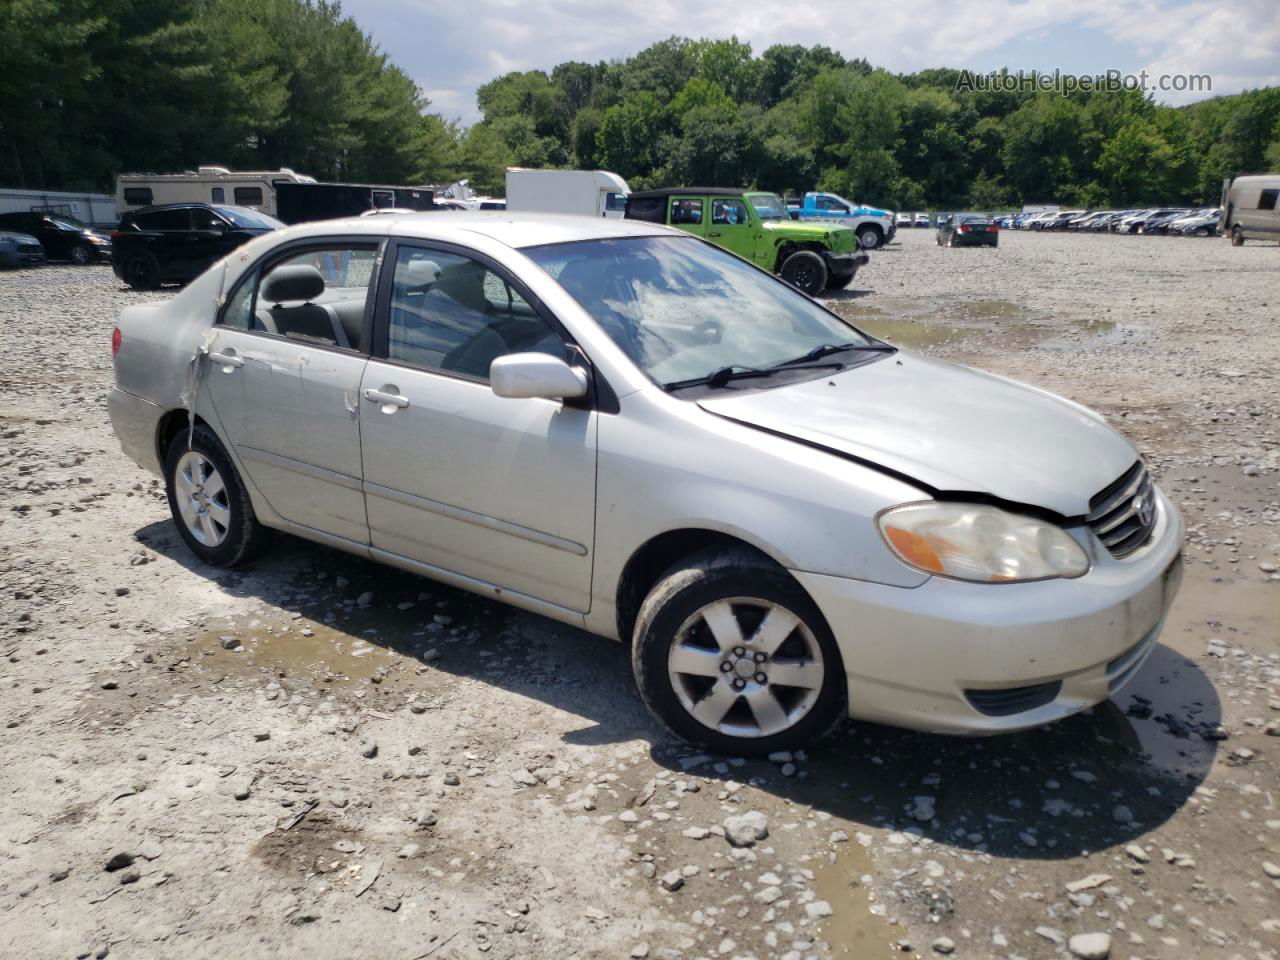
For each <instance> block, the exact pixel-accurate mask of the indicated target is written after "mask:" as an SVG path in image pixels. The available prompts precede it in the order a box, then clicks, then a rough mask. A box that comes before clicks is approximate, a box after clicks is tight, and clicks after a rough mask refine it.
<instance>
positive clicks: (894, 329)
mask: <svg viewBox="0 0 1280 960" xmlns="http://www.w3.org/2000/svg"><path fill="white" fill-rule="evenodd" d="M826 305H827V307H828V308H829V309H831V310H833V311H834V312H835V313H837V314H839V315H840V316H841V317H844V318H845V319H846V320H849V321H850V322H851V323H853V324H854V325H855V326H857V327H858V328H860V329H862V330H865V331H866V332H867V333H870V334H872V335H873V336H876V337H879V338H880V339H882V340H887V341H888V342H889V343H892V344H895V345H897V346H901V347H905V348H906V349H908V350H924V349H929V348H934V347H946V346H950V345H952V344H956V343H958V342H960V341H965V340H974V339H976V338H980V337H983V338H998V339H999V340H1001V341H1002V342H1004V343H1007V344H1010V345H1016V346H1018V347H1028V346H1040V347H1045V348H1049V349H1052V348H1055V347H1058V348H1061V347H1065V346H1067V345H1072V346H1078V340H1079V338H1080V337H1082V336H1087V337H1098V338H1113V337H1116V336H1118V334H1119V331H1118V328H1117V326H1116V323H1115V322H1114V321H1112V320H1098V319H1095V318H1093V317H1087V318H1077V319H1067V318H1053V317H1043V316H1037V315H1035V314H1033V313H1032V312H1031V311H1029V310H1027V309H1026V308H1024V307H1022V306H1019V305H1018V304H1016V303H1010V302H1008V301H1004V300H970V301H957V302H927V301H922V300H912V299H900V300H899V299H894V298H888V297H886V298H877V302H876V303H867V302H866V301H865V300H852V299H849V300H843V299H832V300H830V301H828V302H827V304H826Z"/></svg>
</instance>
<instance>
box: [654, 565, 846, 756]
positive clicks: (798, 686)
mask: <svg viewBox="0 0 1280 960" xmlns="http://www.w3.org/2000/svg"><path fill="white" fill-rule="evenodd" d="M631 662H632V667H633V669H634V671H635V676H636V685H637V686H638V687H639V690H640V696H641V698H642V699H643V700H644V702H645V705H646V706H647V707H648V708H649V710H650V711H651V712H652V713H653V714H654V716H656V717H657V718H658V719H659V720H660V721H661V722H662V723H663V724H664V725H665V726H666V727H667V728H668V729H669V730H671V732H672V733H674V734H675V735H676V736H678V737H680V738H682V739H684V740H687V741H689V742H691V743H695V744H700V745H704V746H707V747H710V748H711V749H713V750H716V751H719V752H721V753H729V754H765V753H769V752H771V751H774V750H784V749H792V748H795V747H800V746H804V745H806V744H808V743H810V742H812V741H813V740H814V739H816V738H817V737H820V736H822V735H823V734H824V733H826V732H827V731H828V730H830V729H831V727H832V726H834V725H835V724H836V723H837V722H838V721H839V720H840V718H841V717H843V716H844V715H845V713H846V711H847V709H848V697H847V694H846V686H845V678H844V666H843V664H842V662H841V659H840V652H839V650H838V649H837V648H836V644H835V639H834V637H833V636H832V635H831V631H830V629H829V628H828V627H827V624H826V621H825V620H824V619H823V617H822V614H821V613H820V612H819V611H818V608H817V606H816V605H815V604H814V603H813V601H812V600H811V599H810V598H809V596H808V594H806V593H805V592H804V590H803V589H801V587H800V585H799V584H798V583H796V582H795V580H793V579H792V578H791V576H790V575H789V574H788V573H787V572H786V571H785V570H782V569H780V568H778V567H776V566H774V565H773V564H771V563H769V562H768V561H767V560H765V559H763V558H760V557H756V556H753V555H751V554H749V553H745V552H744V553H737V552H732V551H730V552H723V551H717V552H707V553H704V554H699V555H697V556H694V557H690V558H689V559H688V560H686V561H684V562H682V563H680V564H678V565H677V566H676V567H674V568H672V569H671V570H669V571H668V572H667V574H666V576H664V577H663V578H662V579H661V580H660V581H659V582H658V584H657V585H656V586H655V587H654V588H653V590H652V591H651V592H650V593H649V596H648V597H647V598H646V599H645V601H644V604H643V605H642V606H641V607H640V613H639V616H638V618H637V620H636V630H635V639H634V643H633V646H632V654H631Z"/></svg>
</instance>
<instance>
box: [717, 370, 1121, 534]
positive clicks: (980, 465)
mask: <svg viewBox="0 0 1280 960" xmlns="http://www.w3.org/2000/svg"><path fill="white" fill-rule="evenodd" d="M699 406H701V407H702V408H703V409H704V410H707V411H709V412H710V413H714V414H717V415H719V416H722V417H726V418H728V419H731V420H735V421H738V422H740V423H744V424H747V425H749V426H753V427H759V428H762V429H765V430H769V431H771V432H773V433H778V434H782V435H785V436H789V437H794V438H795V439H797V440H801V441H804V442H806V443H810V444H817V445H819V446H823V447H826V448H828V449H830V450H833V451H835V452H838V453H842V454H846V455H849V456H853V457H856V458H858V459H860V460H864V461H867V462H869V463H871V464H874V465H876V466H879V467H883V468H885V469H888V470H892V471H894V472H896V473H899V474H902V475H905V476H906V477H909V478H911V479H913V480H915V481H917V482H918V483H920V484H923V485H924V486H926V487H929V488H931V489H932V490H935V491H943V492H949V493H959V492H964V493H982V494H987V495H990V496H993V497H999V498H1001V499H1003V500H1007V501H1011V502H1013V503H1019V504H1028V505H1031V506H1035V507H1041V508H1044V509H1047V510H1052V511H1055V512H1056V513H1059V514H1061V515H1063V516H1065V517H1076V516H1081V515H1083V514H1086V513H1088V511H1089V499H1090V498H1091V497H1092V496H1093V495H1094V494H1096V493H1097V492H1098V491H1100V490H1101V489H1102V488H1103V487H1105V486H1106V485H1107V484H1109V483H1111V482H1112V481H1113V480H1115V479H1116V478H1117V477H1119V476H1120V475H1121V474H1122V473H1124V471H1125V470H1126V469H1128V468H1129V467H1130V466H1132V465H1133V463H1134V461H1135V460H1137V458H1138V454H1137V451H1136V450H1135V449H1134V448H1133V446H1132V445H1131V444H1130V443H1129V442H1128V441H1127V440H1125V439H1124V437H1122V436H1120V435H1119V434H1118V433H1116V432H1115V431H1114V430H1112V429H1111V428H1110V427H1109V426H1107V424H1106V423H1105V421H1103V419H1102V418H1101V417H1100V416H1098V415H1097V414H1096V413H1093V412H1092V411H1090V410H1088V409H1086V408H1085V407H1082V406H1080V405H1079V404H1076V403H1072V402H1071V401H1068V400H1064V399H1062V398H1061V397H1055V396H1053V395H1052V394H1049V393H1046V392H1044V391H1043V390H1037V389H1035V388H1033V387H1028V386H1025V385H1023V384H1020V383H1015V382H1013V381H1011V380H1005V379H1004V378H1002V377H997V376H994V375H992V374H987V373H982V372H980V371H977V370H972V369H970V368H968V367H962V366H959V365H957V364H952V363H946V362H943V361H939V360H929V359H926V358H923V357H918V356H913V355H911V354H907V353H897V354H893V355H890V356H886V357H885V358H884V359H882V360H879V361H877V362H873V363H868V364H865V365H862V366H858V367H854V368H852V369H849V370H846V371H843V372H842V373H839V374H837V375H835V376H829V377H821V378H819V379H816V380H810V381H807V382H804V383H797V384H792V385H789V386H781V387H775V388H773V389H767V390H753V391H751V392H749V393H740V394H733V393H726V394H723V395H713V396H710V397H706V398H704V399H702V400H700V401H699Z"/></svg>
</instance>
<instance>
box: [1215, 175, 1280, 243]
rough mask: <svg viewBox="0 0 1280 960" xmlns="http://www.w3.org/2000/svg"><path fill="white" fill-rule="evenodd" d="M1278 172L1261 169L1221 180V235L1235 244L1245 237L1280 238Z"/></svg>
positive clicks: (1279, 177)
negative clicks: (1254, 172)
mask: <svg viewBox="0 0 1280 960" xmlns="http://www.w3.org/2000/svg"><path fill="white" fill-rule="evenodd" d="M1278 201H1280V173H1262V174H1257V175H1253V176H1248V177H1236V178H1235V179H1233V180H1223V181H1222V220H1221V221H1220V224H1219V225H1220V227H1221V229H1222V235H1223V236H1224V237H1230V238H1231V245H1232V246H1234V247H1239V246H1243V245H1244V242H1245V241H1246V240H1277V241H1280V205H1278Z"/></svg>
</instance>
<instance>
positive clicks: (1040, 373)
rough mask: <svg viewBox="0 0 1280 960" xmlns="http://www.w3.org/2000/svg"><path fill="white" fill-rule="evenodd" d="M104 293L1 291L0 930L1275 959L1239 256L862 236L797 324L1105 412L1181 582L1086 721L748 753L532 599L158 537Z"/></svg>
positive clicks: (1277, 406)
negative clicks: (708, 734) (721, 742)
mask: <svg viewBox="0 0 1280 960" xmlns="http://www.w3.org/2000/svg"><path fill="white" fill-rule="evenodd" d="M138 299H140V297H139V295H136V294H133V293H130V292H127V291H124V290H121V289H120V287H119V286H118V284H117V283H116V281H115V278H114V277H113V276H112V274H111V272H110V269H109V268H106V267H88V268H82V269H76V268H72V267H47V268H44V269H40V270H33V271H24V272H16V273H12V272H11V273H3V274H0V437H2V438H3V441H2V443H0V584H2V585H3V591H4V593H3V596H4V601H3V603H2V604H0V652H2V653H3V655H4V661H3V663H2V664H0V679H2V680H3V684H4V688H5V692H4V694H3V699H2V700H0V714H2V715H3V720H4V726H3V729H0V750H2V751H3V756H4V758H5V761H6V762H5V765H4V768H3V769H4V774H3V779H2V780H0V783H2V786H0V956H5V957H23V958H43V957H50V958H64V957H65V958H70V957H84V956H98V957H102V956H106V955H107V954H108V953H110V955H112V956H118V957H148V958H150V957H155V958H172V957H184V958H186V957H215V956H216V957H219V958H222V957H266V956H287V957H295V956H298V957H300V956H306V957H315V958H330V957H332V958H348V957H351V956H356V955H360V956H375V957H378V958H392V960H424V958H426V957H440V958H462V957H478V956H486V957H512V958H514V957H520V958H525V957H528V958H556V960H564V958H572V957H619V958H632V957H633V958H643V957H653V958H668V960H670V958H675V957H684V958H701V957H708V958H709V957H725V958H749V957H754V958H760V960H763V958H766V957H769V958H772V957H781V958H787V960H800V958H809V957H818V958H825V957H855V958H858V960H862V958H881V957H891V956H933V955H940V954H951V955H953V956H956V957H975V958H978V957H981V958H987V957H1001V958H1003V957H1010V958H1013V957H1021V958H1039V957H1051V956H1055V955H1067V956H1070V955H1074V956H1079V957H1105V956H1107V955H1108V951H1109V955H1110V956H1112V957H1117V958H1131V957H1133V958H1169V960H1174V958H1178V960H1183V958H1187V957H1223V958H1246V960H1275V958H1277V957H1278V956H1280V879H1277V878H1280V865H1278V864H1280V809H1277V803H1278V802H1280V776H1278V774H1277V769H1278V763H1277V761H1278V759H1280V739H1276V734H1277V733H1280V574H1277V573H1276V565H1277V564H1278V563H1280V528H1278V526H1277V524H1278V523H1280V445H1278V444H1280V437H1278V436H1277V424H1278V422H1280V420H1278V418H1280V401H1278V400H1277V397H1278V395H1280V382H1278V381H1277V371H1280V334H1278V332H1277V331H1278V330H1280V327H1278V323H1280V250H1277V249H1276V247H1275V246H1274V245H1261V244H1249V245H1248V246H1246V247H1244V248H1242V249H1233V248H1231V247H1230V246H1229V245H1228V244H1227V243H1226V242H1225V241H1214V240H1192V239H1186V240H1183V239H1177V238H1163V237H1118V236H1096V235H1086V236H1074V235H1057V234H1054V235H1038V234H1036V235H1029V234H1020V233H1009V234H1005V235H1004V236H1003V237H1002V240H1001V246H1000V247H999V249H997V250H988V249H975V250H959V249H957V250H948V249H941V248H937V247H935V246H934V243H933V234H932V232H931V231H925V230H920V231H916V230H905V231H903V232H902V233H901V234H900V235H899V241H898V242H897V243H895V244H893V245H891V246H890V247H889V248H888V249H885V250H883V251H878V252H876V253H874V254H873V255H872V262H871V264H870V265H869V266H868V267H867V268H866V269H865V271H864V272H863V273H862V274H860V275H859V276H858V278H857V279H856V281H855V283H854V284H853V289H851V290H848V291H843V292H841V293H840V294H839V295H837V296H836V297H834V298H833V299H832V301H831V303H832V305H833V308H834V309H837V310H839V311H840V312H841V313H843V314H844V315H846V316H849V317H851V318H854V319H855V320H856V322H858V323H860V324H863V325H865V326H866V327H867V328H868V329H870V330H871V331H872V332H876V333H879V334H882V335H885V336H889V337H892V338H893V339H895V340H896V341H897V342H899V343H901V344H902V345H904V346H911V347H918V348H919V349H922V350H924V351H926V352H929V353H932V354H935V355H939V356H944V357H949V358H953V359H957V360H960V361H961V362H965V363H972V364H975V365H979V366H982V367H985V368H987V369H991V370H994V371H996V372H999V373H1002V374H1005V375H1008V376H1011V377H1015V378H1017V379H1021V380H1025V381H1028V382H1031V383H1034V384H1036V385H1038V386H1042V387H1044V388H1047V389H1049V390H1053V391H1056V392H1059V393H1062V394H1064V395H1066V396H1068V397H1071V398H1073V399H1076V400H1079V401H1081V402H1084V403H1087V404H1089V405H1091V406H1093V407H1095V408H1098V409H1100V410H1101V411H1102V412H1104V413H1105V414H1106V415H1107V416H1108V417H1110V418H1111V420H1112V422H1114V423H1116V424H1118V425H1120V427H1121V428H1122V429H1123V430H1124V431H1125V432H1126V433H1127V434H1128V435H1129V436H1130V437H1131V438H1133V439H1134V441H1135V442H1137V443H1138V445H1139V446H1140V447H1141V448H1142V450H1143V452H1144V454H1145V455H1146V456H1147V458H1148V460H1149V463H1150V465H1151V466H1152V469H1153V471H1154V472H1155V474H1156V475H1157V477H1158V478H1160V482H1161V483H1162V484H1163V485H1164V487H1165V489H1166V490H1168V491H1170V493H1171V495H1172V496H1173V498H1174V499H1175V500H1176V501H1177V502H1179V503H1180V504H1181V506H1182V509H1183V510H1184V513H1185V516H1186V519H1187V522H1188V526H1189V530H1190V534H1189V538H1188V543H1187V547H1186V561H1185V562H1186V579H1185V583H1184V586H1183V590H1182V593H1181V595H1180V597H1179V600H1178V602H1177V604H1176V606H1175V608H1174V610H1173V613H1172V615H1171V620H1170V623H1169V625H1168V626H1167V628H1166V632H1165V636H1164V643H1163V644H1162V645H1161V646H1160V647H1159V648H1158V649H1157V651H1156V652H1155V653H1154V654H1153V656H1152V658H1151V660H1150V661H1149V662H1148V664H1147V665H1146V666H1145V667H1144V669H1143V670H1142V671H1141V673H1140V675H1139V676H1138V677H1137V679H1136V680H1135V681H1134V683H1133V684H1132V685H1131V686H1130V687H1128V688H1126V689H1125V690H1124V691H1123V692H1122V693H1121V694H1120V695H1119V697H1118V698H1117V700H1116V701H1115V702H1113V703H1109V704H1106V705H1104V706H1102V707H1100V708H1098V709H1096V710H1094V711H1091V712H1090V713H1089V714H1086V715H1082V716H1078V717H1075V718H1073V719H1071V720H1069V721H1066V722H1063V723H1060V724H1057V725H1055V726H1053V727H1051V728H1048V729H1044V730H1040V731H1035V732H1032V733H1028V734H1024V735H1019V736H1013V737H1003V738H999V739H989V740H954V739H947V738H941V737H932V736H925V735H919V734H911V733H904V732H900V731H895V730H891V729H886V728H882V727H876V726H872V725H867V724H849V725H848V726H847V727H846V728H845V729H843V730H841V731H840V732H839V733H838V734H836V735H835V736H833V737H831V738H828V739H827V740H825V741H824V742H822V743H820V744H818V745H816V746H815V747H814V749H812V750H811V751H809V752H808V753H807V754H798V755H796V756H795V757H791V758H784V757H779V758H777V762H766V761H743V760H740V759H732V758H719V757H708V756H702V755H697V754H694V753H693V752H691V751H690V750H688V749H687V748H685V747H683V746H682V745H680V744H678V743H674V742H671V741H670V740H668V739H666V738H664V736H663V735H662V734H661V733H660V732H659V731H658V730H657V728H656V727H655V725H654V724H653V723H652V722H651V721H650V720H649V719H648V717H647V715H646V714H645V713H644V711H643V709H642V708H641V706H640V704H639V700H638V698H637V697H636V696H635V694H634V690H633V687H632V683H631V680H630V675H629V669H628V660H627V656H626V655H625V652H624V651H623V649H622V648H621V647H619V646H618V645H614V644H610V643H608V642H607V641H601V640H598V639H595V638H592V637H589V636H586V635H584V634H581V633H577V632H574V631H573V630H571V629H569V628H566V627H564V626H561V625H558V624H554V623H551V622H549V621H545V620H542V619H540V618H537V617H534V616H532V615H528V614H524V613H520V612H516V611H513V610H511V609H508V608H506V607H502V606H499V605H496V604H494V603H491V602H488V601H484V600H480V599H477V598H474V597H471V596H469V595H466V594H462V593H459V592H457V591H454V590H451V589H448V588H445V587H442V586H439V585H436V584H434V583H431V582H429V581H426V580H422V579H417V578H414V577H412V576H409V575H407V574H402V573H399V572H396V571H392V570H389V569H386V568H383V567H378V566H375V565H373V564H368V563H364V562H361V561H358V560H353V559H352V558H350V557H348V556H345V555H342V554H339V553H336V552H333V551H330V550H327V549H325V548H321V547H317V546H312V545H309V544H306V543H302V542H300V541H296V540H292V539H289V538H285V537H281V538H279V539H278V540H277V542H276V544H275V546H274V548H273V549H272V550H271V551H270V552H269V553H268V554H267V555H266V556H265V557H264V558H262V559H261V560H259V561H258V562H256V563H255V564H254V565H253V566H251V567H249V568H247V569H244V570H238V571H235V572H227V571H220V570H213V569H209V568H206V567H203V566H201V565H199V564H197V563H195V562H194V561H193V559H192V558H191V556H190V555H189V554H188V553H187V552H186V551H185V550H184V549H183V548H182V546H181V543H180V541H179V538H178V536H177V534H176V532H175V531H174V530H173V528H172V526H171V524H170V522H169V519H168V511H167V507H166V504H165V502H164V498H163V493H162V490H161V488H160V486H159V484H158V482H157V481H156V480H155V479H153V478H152V477H150V476H149V475H146V474H144V473H142V472H141V471H139V470H138V469H137V468H135V467H134V466H133V464H132V463H130V462H128V461H127V460H126V459H125V458H124V457H123V456H122V455H121V454H120V453H119V451H118V448H117V446H116V443H115V440H114V437H113V436H112V434H111V431H110V426H109V423H108V420H107V415H106V406H105V400H104V396H105V391H106V389H107V387H108V384H109V382H110V378H111V370H110V334H111V327H112V321H113V319H114V317H115V315H116V313H117V312H118V311H119V310H120V309H121V308H122V307H123V306H125V305H127V304H129V303H133V302H136V301H137V300H138ZM744 815H751V816H748V817H747V818H746V819H745V820H739V819H735V818H739V817H742V816H744ZM766 831H767V836H761V834H762V833H765V832H766ZM726 833H727V834H728V836H726ZM730 837H732V838H734V839H736V841H737V842H740V843H747V842H748V841H750V845H743V846H737V845H734V844H733V843H731V842H729V839H730ZM753 838H754V839H753Z"/></svg>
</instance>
